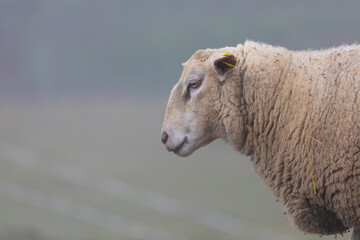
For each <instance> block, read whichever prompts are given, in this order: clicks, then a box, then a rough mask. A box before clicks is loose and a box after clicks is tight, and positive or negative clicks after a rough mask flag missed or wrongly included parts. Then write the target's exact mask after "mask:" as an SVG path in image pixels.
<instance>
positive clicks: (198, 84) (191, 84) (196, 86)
mask: <svg viewBox="0 0 360 240" xmlns="http://www.w3.org/2000/svg"><path fill="white" fill-rule="evenodd" d="M200 84H201V81H200V80H198V81H195V82H191V83H189V88H192V89H196V88H198V87H200Z"/></svg>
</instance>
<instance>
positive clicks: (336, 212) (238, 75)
mask: <svg viewBox="0 0 360 240" xmlns="http://www.w3.org/2000/svg"><path fill="white" fill-rule="evenodd" d="M183 66H184V69H183V73H182V75H181V77H180V80H179V82H178V83H177V84H176V85H175V86H174V88H173V89H172V92H171V95H170V98H169V102H168V105H167V108H166V113H165V118H164V123H163V127H162V134H161V141H162V142H163V144H164V145H165V147H166V148H167V150H168V151H172V152H174V153H175V154H177V155H179V156H183V157H186V156H188V155H190V154H191V153H193V152H194V151H195V150H196V149H198V148H199V147H202V146H205V145H207V144H208V143H210V142H211V141H213V140H214V139H216V138H221V139H224V140H225V141H226V142H228V143H230V144H231V145H232V146H233V147H234V148H235V149H236V150H238V151H239V152H241V153H243V154H245V155H247V156H251V161H252V163H253V165H254V169H255V171H256V172H257V173H258V174H259V175H260V176H261V178H262V180H263V182H264V183H265V184H266V185H267V186H268V187H269V188H270V190H271V191H272V192H273V194H274V195H275V197H276V198H277V199H278V200H279V201H280V202H281V203H282V204H283V207H284V210H285V212H286V214H287V216H288V218H289V219H290V220H291V222H292V223H293V224H294V225H295V226H297V227H298V228H299V229H300V230H302V231H304V232H306V233H315V234H320V235H331V234H342V233H344V232H346V231H348V230H349V229H351V228H353V229H354V231H353V233H352V236H351V239H360V96H358V95H359V94H358V93H359V91H360V45H356V44H353V45H350V46H340V47H338V48H331V49H326V50H317V51H312V50H307V51H290V50H288V49H286V48H283V47H275V46H271V45H267V44H264V43H258V42H253V41H246V42H245V43H244V44H239V45H237V46H236V47H225V48H220V49H206V50H198V51H196V52H195V54H194V55H193V56H192V57H191V58H190V59H189V60H188V61H187V62H185V63H183Z"/></svg>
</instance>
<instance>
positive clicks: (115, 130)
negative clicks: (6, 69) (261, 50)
mask: <svg viewBox="0 0 360 240" xmlns="http://www.w3.org/2000/svg"><path fill="white" fill-rule="evenodd" d="M165 104H166V102H162V101H153V102H146V103H143V102H127V101H116V102H115V101H112V102H102V103H99V102H91V103H70V102H68V103H48V104H41V105H40V104H29V103H28V104H19V103H12V104H10V103H8V104H3V105H1V106H0V107H1V117H0V122H1V124H0V164H1V166H0V239H7V238H8V239H10V237H9V236H12V235H16V238H17V239H19V240H20V239H50V240H51V239H54V240H70V239H71V240H80V239H81V240H85V239H86V240H88V239H89V240H90V239H94V240H98V239H109V240H111V239H126V240H127V239H129V240H130V239H168V240H171V239H186V240H187V239H193V240H195V239H196V240H197V239H199V240H202V239H204V240H205V239H206V240H235V239H304V240H305V239H307V240H310V239H319V237H318V236H315V235H304V234H303V233H301V232H300V231H298V230H297V229H296V228H295V227H293V226H291V224H290V223H289V221H288V220H287V219H286V216H284V214H283V210H282V207H281V206H280V204H279V203H276V202H275V198H274V197H273V196H272V194H271V193H270V191H269V190H268V189H267V188H266V187H265V185H264V184H263V183H262V182H261V180H260V178H259V177H258V176H257V175H256V174H255V172H254V170H253V167H252V165H251V163H250V161H249V159H248V158H246V157H244V156H242V155H241V154H239V153H237V152H235V151H234V150H233V149H231V147H230V146H228V145H226V144H225V143H223V142H222V141H215V142H214V143H212V144H210V145H209V146H207V147H204V148H202V149H200V150H198V151H197V152H196V153H195V154H193V155H191V156H190V157H188V158H179V157H177V156H174V155H173V154H170V153H168V152H167V151H166V150H165V148H164V147H163V146H162V144H161V143H160V139H159V135H160V128H161V124H162V118H163V114H164V109H165ZM30 235H31V236H32V238H30V237H29V236H30ZM348 237H349V236H348V235H346V236H344V239H347V238H348ZM339 238H340V239H342V238H341V236H340V237H339V236H338V239H339ZM11 239H15V238H11ZM323 239H334V237H333V236H331V237H323Z"/></svg>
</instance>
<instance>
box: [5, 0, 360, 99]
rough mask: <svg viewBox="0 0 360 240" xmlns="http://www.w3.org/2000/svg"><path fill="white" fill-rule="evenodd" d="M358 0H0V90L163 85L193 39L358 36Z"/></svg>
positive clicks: (347, 39) (147, 89) (305, 43)
mask: <svg viewBox="0 0 360 240" xmlns="http://www.w3.org/2000/svg"><path fill="white" fill-rule="evenodd" d="M359 11H360V2H359V1H355V0H354V1H338V0H318V1H311V0H305V1H294V0H292V1H285V0H283V1H280V0H276V1H267V0H259V1H235V0H234V1H221V2H219V1H208V0H199V1H160V0H154V1H115V0H104V1H95V0H93V1H91V0H76V1H60V0H58V1H56V0H46V1H45V0H32V1H27V0H17V1H13V0H0V73H1V75H0V76H1V83H2V84H1V85H2V87H1V88H0V96H1V97H2V98H5V97H6V98H18V99H48V98H59V99H61V98H66V97H68V96H80V97H81V96H109V97H119V96H127V97H128V96H130V97H134V96H135V97H136V96H143V97H144V96H148V97H156V96H159V95H168V93H169V91H170V89H171V86H172V85H173V84H174V83H175V82H176V81H177V80H178V78H179V76H180V73H181V70H182V68H181V65H180V64H181V62H184V61H186V59H187V58H189V57H190V56H191V54H192V53H193V52H194V51H195V50H197V49H199V48H217V47H222V46H225V45H230V46H231V45H236V44H238V43H242V42H244V40H246V39H252V40H256V41H263V42H266V43H271V44H275V45H281V46H285V47H288V48H291V49H303V48H306V49H307V48H326V47H330V46H336V45H339V44H343V43H354V42H357V41H358V40H359V39H360V14H359Z"/></svg>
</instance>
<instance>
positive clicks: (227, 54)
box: [221, 53, 231, 56]
mask: <svg viewBox="0 0 360 240" xmlns="http://www.w3.org/2000/svg"><path fill="white" fill-rule="evenodd" d="M230 55H231V54H230V53H224V54H221V56H230Z"/></svg>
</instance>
